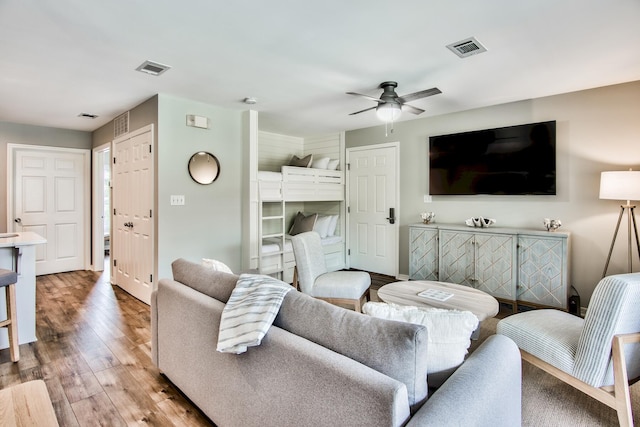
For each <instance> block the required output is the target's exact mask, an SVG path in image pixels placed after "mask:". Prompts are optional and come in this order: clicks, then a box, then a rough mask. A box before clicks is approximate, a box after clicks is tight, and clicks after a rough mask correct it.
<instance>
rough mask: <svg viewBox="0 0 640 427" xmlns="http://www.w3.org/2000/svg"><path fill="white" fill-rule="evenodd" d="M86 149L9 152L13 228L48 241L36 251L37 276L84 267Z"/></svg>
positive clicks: (85, 238) (16, 150) (32, 149)
mask: <svg viewBox="0 0 640 427" xmlns="http://www.w3.org/2000/svg"><path fill="white" fill-rule="evenodd" d="M88 153H89V152H88V151H87V150H69V149H55V148H47V147H25V148H20V147H16V148H15V149H14V150H13V156H14V157H13V158H14V163H13V164H14V168H15V169H14V178H13V184H14V185H13V206H14V210H13V218H14V224H13V229H14V230H15V231H33V232H35V233H38V234H39V235H41V236H42V237H44V238H46V239H47V243H46V244H44V245H38V247H37V249H36V274H38V275H42V274H51V273H59V272H63V271H73V270H83V269H84V268H85V254H86V251H85V244H86V240H87V236H86V231H85V221H86V219H85V218H86V206H85V202H86V200H85V191H86V186H87V185H88V184H87V183H88V178H89V177H88V176H87V175H88V172H87V171H88V167H87V162H88V159H89V155H88ZM87 247H88V246H87Z"/></svg>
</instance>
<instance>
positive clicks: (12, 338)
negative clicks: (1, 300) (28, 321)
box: [5, 284, 20, 362]
mask: <svg viewBox="0 0 640 427" xmlns="http://www.w3.org/2000/svg"><path fill="white" fill-rule="evenodd" d="M5 288H6V301H7V316H9V320H10V323H9V325H8V332H9V352H10V354H11V361H12V362H17V361H18V360H20V345H19V343H18V311H17V308H16V306H17V304H16V285H15V284H13V285H8V286H6V287H5Z"/></svg>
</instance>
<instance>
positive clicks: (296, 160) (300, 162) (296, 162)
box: [289, 154, 313, 168]
mask: <svg viewBox="0 0 640 427" xmlns="http://www.w3.org/2000/svg"><path fill="white" fill-rule="evenodd" d="M312 161H313V154H309V155H308V156H304V157H303V158H300V157H298V156H296V155H295V154H294V155H293V156H292V157H291V160H290V161H289V166H298V167H301V168H308V167H309V166H311V162H312Z"/></svg>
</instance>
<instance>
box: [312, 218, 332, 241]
mask: <svg viewBox="0 0 640 427" xmlns="http://www.w3.org/2000/svg"><path fill="white" fill-rule="evenodd" d="M330 224H331V216H330V215H318V218H317V219H316V224H315V225H314V226H313V231H315V232H316V233H318V234H319V235H320V238H321V239H324V238H325V237H327V236H328V235H329V225H330Z"/></svg>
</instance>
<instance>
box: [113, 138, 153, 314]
mask: <svg viewBox="0 0 640 427" xmlns="http://www.w3.org/2000/svg"><path fill="white" fill-rule="evenodd" d="M113 153H114V164H113V213H114V218H113V230H114V236H113V242H112V246H113V255H112V257H113V261H112V262H113V272H114V274H113V275H112V281H113V282H114V283H115V284H116V285H118V286H120V287H121V288H122V289H124V290H125V291H127V292H129V293H130V294H131V295H133V296H134V297H136V298H138V299H140V300H141V301H143V302H145V303H147V304H149V302H150V299H151V290H152V283H153V279H154V278H153V271H154V262H153V260H154V250H153V249H154V244H155V243H154V234H153V230H154V227H153V195H154V193H155V191H154V184H153V182H154V179H153V132H152V128H151V127H146V128H143V129H141V130H139V131H135V132H132V134H130V135H128V136H126V137H123V138H119V139H117V140H115V141H114V143H113Z"/></svg>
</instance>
